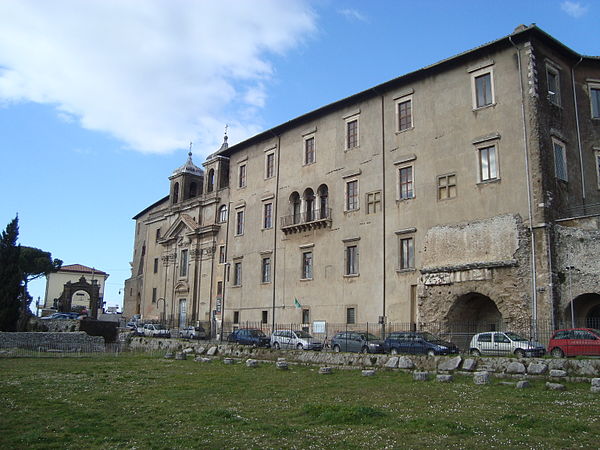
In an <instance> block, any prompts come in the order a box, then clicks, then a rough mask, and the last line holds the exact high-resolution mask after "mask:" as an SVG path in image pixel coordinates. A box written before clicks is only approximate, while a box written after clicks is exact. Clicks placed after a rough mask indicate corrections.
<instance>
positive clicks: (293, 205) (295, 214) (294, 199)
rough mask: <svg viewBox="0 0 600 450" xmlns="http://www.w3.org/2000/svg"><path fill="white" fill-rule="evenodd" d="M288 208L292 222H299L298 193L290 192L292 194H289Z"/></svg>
mask: <svg viewBox="0 0 600 450" xmlns="http://www.w3.org/2000/svg"><path fill="white" fill-rule="evenodd" d="M290 209H291V213H292V223H300V194H298V193H297V192H292V195H290Z"/></svg>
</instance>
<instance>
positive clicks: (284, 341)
mask: <svg viewBox="0 0 600 450" xmlns="http://www.w3.org/2000/svg"><path fill="white" fill-rule="evenodd" d="M271 347H273V348H275V349H277V350H279V349H280V348H283V349H297V350H317V351H319V350H322V349H323V343H322V342H321V341H319V340H316V339H315V338H313V337H312V336H311V335H310V334H309V333H307V332H306V331H300V330H277V331H275V332H274V333H273V334H272V335H271Z"/></svg>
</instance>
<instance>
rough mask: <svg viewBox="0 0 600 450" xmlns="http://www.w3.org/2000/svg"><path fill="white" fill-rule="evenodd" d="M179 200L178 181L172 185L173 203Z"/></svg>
mask: <svg viewBox="0 0 600 450" xmlns="http://www.w3.org/2000/svg"><path fill="white" fill-rule="evenodd" d="M178 201H179V183H175V184H174V185H173V204H175V203H177V202H178Z"/></svg>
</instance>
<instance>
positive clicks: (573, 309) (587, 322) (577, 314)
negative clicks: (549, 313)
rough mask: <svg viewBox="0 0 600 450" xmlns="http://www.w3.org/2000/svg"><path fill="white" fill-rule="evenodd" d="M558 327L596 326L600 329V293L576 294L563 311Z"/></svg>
mask: <svg viewBox="0 0 600 450" xmlns="http://www.w3.org/2000/svg"><path fill="white" fill-rule="evenodd" d="M561 319H562V320H561V323H560V324H559V327H560V328H573V327H584V328H596V329H600V294H596V293H593V292H591V293H587V294H582V295H578V296H577V297H575V298H574V299H573V301H572V302H569V303H568V304H567V306H566V308H565V309H564V311H563V317H562V318H561Z"/></svg>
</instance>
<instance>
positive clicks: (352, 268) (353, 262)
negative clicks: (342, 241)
mask: <svg viewBox="0 0 600 450" xmlns="http://www.w3.org/2000/svg"><path fill="white" fill-rule="evenodd" d="M346 275H358V246H356V245H348V246H347V247H346Z"/></svg>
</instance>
